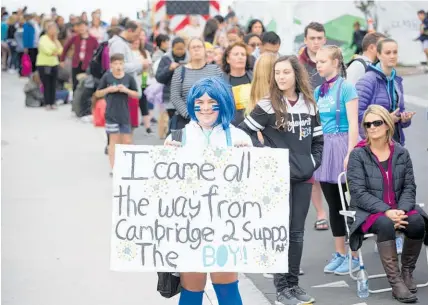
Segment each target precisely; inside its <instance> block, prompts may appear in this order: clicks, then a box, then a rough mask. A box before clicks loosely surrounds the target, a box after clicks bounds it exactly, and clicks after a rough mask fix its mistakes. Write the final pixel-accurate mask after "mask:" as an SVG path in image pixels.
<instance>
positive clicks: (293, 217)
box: [273, 183, 312, 292]
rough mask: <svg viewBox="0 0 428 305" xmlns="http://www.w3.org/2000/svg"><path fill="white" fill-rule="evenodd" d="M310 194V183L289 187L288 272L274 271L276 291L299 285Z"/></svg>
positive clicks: (294, 184) (295, 184)
mask: <svg viewBox="0 0 428 305" xmlns="http://www.w3.org/2000/svg"><path fill="white" fill-rule="evenodd" d="M311 194H312V183H292V184H291V189H290V244H289V248H288V273H275V274H274V280H273V281H274V285H275V288H276V291H277V292H281V291H283V290H284V289H286V288H291V287H293V286H297V285H299V272H300V262H301V260H302V254H303V237H304V234H305V221H306V216H307V215H308V211H309V205H310V201H311Z"/></svg>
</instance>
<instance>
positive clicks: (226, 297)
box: [165, 77, 252, 305]
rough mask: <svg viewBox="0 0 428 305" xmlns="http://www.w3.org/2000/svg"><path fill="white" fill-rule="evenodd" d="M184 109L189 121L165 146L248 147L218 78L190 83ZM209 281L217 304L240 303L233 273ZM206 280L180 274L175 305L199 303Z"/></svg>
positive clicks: (199, 275) (226, 89)
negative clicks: (234, 124)
mask: <svg viewBox="0 0 428 305" xmlns="http://www.w3.org/2000/svg"><path fill="white" fill-rule="evenodd" d="M186 112H188V113H189V117H190V119H191V121H190V122H189V123H188V124H187V125H186V126H185V127H184V128H183V129H182V130H174V131H173V132H172V133H171V134H170V135H169V136H168V138H167V139H166V141H165V145H174V146H181V145H183V146H191V147H192V148H196V147H198V146H199V147H206V146H214V147H227V146H235V147H238V146H252V143H251V139H250V137H249V136H248V135H247V134H246V133H245V132H243V131H242V130H240V129H238V128H235V127H234V126H233V125H232V124H231V122H232V120H233V118H234V115H235V103H234V100H233V97H232V92H231V90H230V87H229V86H228V85H227V84H226V83H225V82H224V81H223V80H222V79H221V78H220V77H210V78H204V79H201V80H199V81H197V82H196V83H195V84H194V85H193V86H192V88H191V89H190V91H189V94H188V96H187V109H186ZM211 280H212V282H213V286H214V290H215V292H216V295H217V299H218V303H219V305H242V300H241V296H240V294H239V289H238V275H237V273H231V272H215V273H211ZM206 281H207V275H206V274H205V273H193V272H192V273H188V272H186V273H181V274H180V282H181V286H182V289H181V293H180V301H179V305H202V298H203V294H204V288H205V284H206Z"/></svg>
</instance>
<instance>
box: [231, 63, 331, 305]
mask: <svg viewBox="0 0 428 305" xmlns="http://www.w3.org/2000/svg"><path fill="white" fill-rule="evenodd" d="M239 127H240V128H242V129H243V130H245V131H246V132H247V133H248V134H249V135H250V136H251V138H252V140H253V143H254V144H255V146H263V145H262V144H261V143H260V142H259V140H258V136H257V132H259V131H260V132H261V133H262V135H263V139H264V145H265V146H268V147H272V148H285V149H288V150H289V162H290V180H291V186H290V246H289V251H288V265H289V267H288V273H277V274H274V284H275V287H276V291H277V298H276V302H275V304H278V305H279V304H284V305H285V304H286V305H294V304H296V305H297V304H312V303H313V302H315V298H313V297H312V296H310V295H309V294H308V293H306V292H305V291H304V290H303V289H302V288H300V287H299V271H300V262H301V259H302V253H303V236H304V228H305V221H306V216H307V215H308V210H309V205H310V200H311V192H312V182H311V181H310V179H311V178H312V176H313V173H314V171H315V169H316V168H318V166H320V164H321V157H322V150H323V148H322V147H323V136H322V133H323V132H322V127H321V124H320V120H319V114H318V110H317V106H316V103H315V100H314V97H313V95H312V92H311V87H310V83H309V75H308V73H307V72H306V69H305V68H304V66H303V65H302V64H301V63H300V62H299V60H298V59H297V57H296V56H283V57H280V58H279V59H277V60H276V61H275V63H274V65H273V69H272V73H271V79H270V88H269V92H268V94H267V98H263V99H261V100H260V101H259V102H258V103H257V105H256V107H255V108H254V110H253V111H252V112H251V113H250V115H249V116H247V118H246V119H245V120H244V122H242V123H241V125H239Z"/></svg>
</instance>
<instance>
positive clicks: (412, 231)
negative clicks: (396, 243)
mask: <svg viewBox="0 0 428 305" xmlns="http://www.w3.org/2000/svg"><path fill="white" fill-rule="evenodd" d="M407 222H408V223H409V224H408V225H407V226H406V228H405V229H399V230H397V231H400V232H403V233H404V235H405V236H406V237H407V238H409V239H413V240H421V239H422V238H424V235H425V221H424V219H423V217H422V216H421V214H413V215H411V216H409V217H408V218H407ZM395 231H396V230H395V228H394V222H393V221H392V220H391V219H389V218H388V217H386V216H381V217H379V218H378V219H376V221H375V223H374V224H373V225H372V226H371V227H370V229H369V233H373V234H376V235H377V242H378V243H381V242H384V241H388V240H395Z"/></svg>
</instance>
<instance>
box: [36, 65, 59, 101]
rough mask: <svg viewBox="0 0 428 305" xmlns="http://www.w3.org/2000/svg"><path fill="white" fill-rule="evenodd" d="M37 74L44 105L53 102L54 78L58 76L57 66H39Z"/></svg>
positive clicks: (54, 91)
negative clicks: (40, 83)
mask: <svg viewBox="0 0 428 305" xmlns="http://www.w3.org/2000/svg"><path fill="white" fill-rule="evenodd" d="M38 69H39V75H40V79H41V81H42V84H43V96H44V104H45V105H54V104H55V95H56V80H57V78H58V67H57V66H55V67H49V66H39V67H38Z"/></svg>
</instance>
